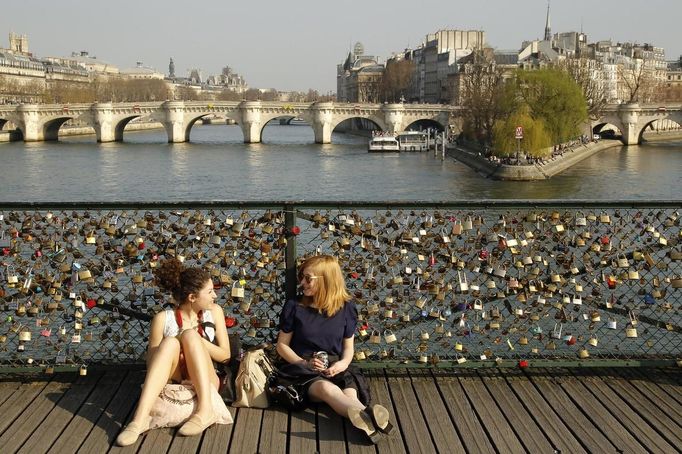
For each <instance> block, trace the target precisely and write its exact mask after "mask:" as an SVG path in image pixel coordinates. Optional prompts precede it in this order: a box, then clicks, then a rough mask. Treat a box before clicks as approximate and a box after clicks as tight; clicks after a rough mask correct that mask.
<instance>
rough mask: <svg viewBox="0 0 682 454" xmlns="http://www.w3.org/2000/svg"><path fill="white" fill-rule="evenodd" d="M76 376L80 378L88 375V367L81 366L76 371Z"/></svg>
mask: <svg viewBox="0 0 682 454" xmlns="http://www.w3.org/2000/svg"><path fill="white" fill-rule="evenodd" d="M78 375H80V376H85V375H88V366H86V365H85V364H83V365H82V366H81V367H80V369H78Z"/></svg>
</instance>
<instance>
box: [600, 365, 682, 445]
mask: <svg viewBox="0 0 682 454" xmlns="http://www.w3.org/2000/svg"><path fill="white" fill-rule="evenodd" d="M613 372H614V377H613V378H612V379H610V380H604V383H606V384H607V385H608V386H609V387H610V388H611V389H612V390H613V391H614V392H615V393H616V394H617V395H618V396H620V398H621V399H623V400H624V401H626V402H628V403H629V404H630V406H631V407H632V408H633V409H634V410H635V411H636V412H637V414H638V415H639V416H640V417H641V418H642V419H644V420H645V421H646V422H647V423H648V424H649V426H651V428H652V429H653V430H655V431H656V432H657V433H658V434H659V435H661V436H662V437H663V438H664V439H665V440H666V441H667V442H668V443H670V444H671V445H673V446H682V426H680V424H679V423H678V422H677V421H680V419H679V418H678V419H674V418H671V417H670V416H669V415H668V414H666V412H665V411H663V409H662V408H660V407H659V406H657V405H655V403H654V402H650V401H648V399H647V396H646V395H643V394H642V393H640V392H639V390H638V389H637V388H636V387H635V386H634V385H633V384H631V383H630V382H629V381H628V380H627V379H626V378H625V377H623V376H622V374H623V371H618V372H616V371H613Z"/></svg>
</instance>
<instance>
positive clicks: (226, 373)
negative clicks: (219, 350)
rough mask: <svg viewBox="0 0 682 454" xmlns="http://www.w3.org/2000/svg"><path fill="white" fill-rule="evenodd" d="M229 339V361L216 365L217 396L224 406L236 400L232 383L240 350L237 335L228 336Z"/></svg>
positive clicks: (236, 370)
mask: <svg viewBox="0 0 682 454" xmlns="http://www.w3.org/2000/svg"><path fill="white" fill-rule="evenodd" d="M228 337H229V339H230V360H229V361H228V362H227V363H221V364H217V365H216V369H217V371H218V378H219V379H220V385H219V386H218V394H220V397H222V398H223V401H224V402H225V403H226V404H231V403H232V402H234V401H235V399H236V398H237V389H236V387H235V384H234V381H235V379H236V378H237V372H238V371H239V354H240V350H241V340H240V339H239V335H238V334H228Z"/></svg>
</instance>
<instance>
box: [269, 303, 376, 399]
mask: <svg viewBox="0 0 682 454" xmlns="http://www.w3.org/2000/svg"><path fill="white" fill-rule="evenodd" d="M357 323H358V312H357V309H356V307H355V303H354V302H352V301H348V302H347V303H346V304H344V306H343V308H342V309H341V310H340V311H339V312H337V313H336V314H334V316H332V317H327V316H326V315H324V314H320V313H319V312H317V310H315V309H312V308H310V307H308V306H305V305H303V304H302V303H301V301H300V300H298V299H295V300H289V301H287V302H286V304H285V305H284V307H283V308H282V314H281V316H280V321H279V329H280V330H281V331H283V332H285V333H293V334H292V336H291V341H290V342H289V346H290V347H291V349H292V350H293V351H294V352H296V354H297V355H299V356H301V357H303V358H306V359H308V358H310V357H311V355H312V354H313V353H315V352H318V351H325V352H327V354H328V355H329V364H330V365H331V364H333V363H334V362H336V361H338V360H339V357H340V356H341V354H342V353H343V340H344V339H349V338H351V337H353V335H354V333H355V328H356V326H357ZM279 371H280V381H283V382H287V383H293V384H296V385H299V386H301V387H302V389H303V391H305V395H306V396H307V394H308V388H310V385H312V384H313V383H314V382H315V381H317V380H329V381H331V382H332V383H334V384H335V385H337V386H338V387H339V388H341V389H346V388H352V389H355V390H356V391H357V393H358V399H359V400H360V402H362V403H363V404H364V405H369V402H370V394H369V386H368V384H367V381H366V380H365V377H364V376H363V375H362V373H361V372H360V369H358V368H357V367H355V366H353V365H352V364H351V365H349V366H348V369H346V370H345V371H344V372H341V373H339V374H337V375H335V376H334V377H331V378H327V377H325V376H323V375H321V374H320V373H318V372H316V371H313V370H312V369H309V368H308V367H306V366H303V365H301V364H286V363H285V364H281V365H279Z"/></svg>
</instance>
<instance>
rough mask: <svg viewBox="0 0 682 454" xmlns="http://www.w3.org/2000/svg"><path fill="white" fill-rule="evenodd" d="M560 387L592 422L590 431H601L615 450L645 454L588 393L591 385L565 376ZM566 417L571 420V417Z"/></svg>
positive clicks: (620, 425)
mask: <svg viewBox="0 0 682 454" xmlns="http://www.w3.org/2000/svg"><path fill="white" fill-rule="evenodd" d="M560 385H561V387H562V389H563V390H564V391H565V392H566V393H567V394H568V395H569V396H570V397H571V399H573V402H575V404H576V405H577V406H578V407H579V408H580V409H581V411H582V412H583V413H584V414H585V415H587V417H588V418H589V419H590V420H591V421H592V429H593V430H601V431H602V432H603V434H604V435H605V436H606V437H607V438H608V439H609V440H610V441H611V443H612V444H613V445H614V446H615V447H616V449H617V450H619V451H621V452H628V453H644V452H646V450H645V449H644V448H643V447H642V445H641V444H640V443H639V442H638V441H637V440H636V439H635V438H634V437H633V436H632V434H631V433H630V432H628V431H627V429H625V427H623V425H622V424H621V423H620V421H619V420H618V419H617V418H615V417H614V416H613V415H612V414H611V412H609V410H608V409H607V408H606V407H605V406H604V405H603V404H602V402H601V401H599V400H598V399H595V396H594V395H593V394H592V393H590V392H589V391H588V390H589V388H591V387H592V385H591V384H589V383H588V384H587V385H584V384H583V381H582V380H581V379H579V378H577V377H571V376H567V377H564V379H563V380H562V381H561V383H560ZM568 417H569V418H571V419H573V415H569V416H568Z"/></svg>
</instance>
